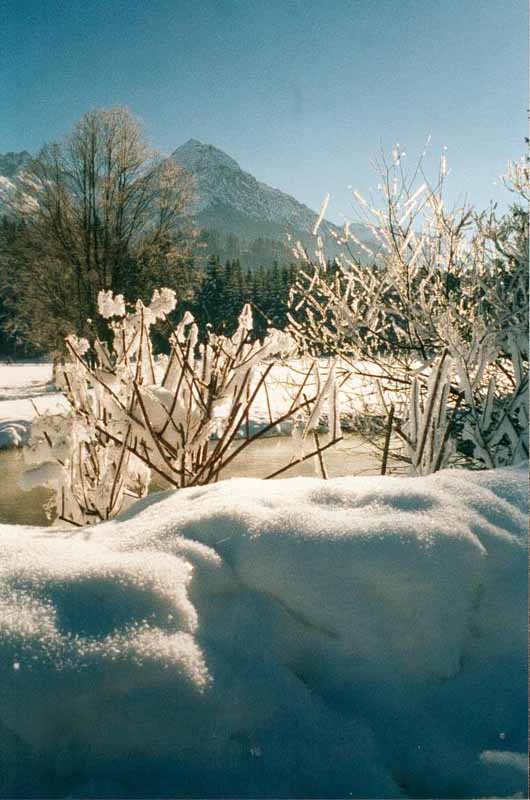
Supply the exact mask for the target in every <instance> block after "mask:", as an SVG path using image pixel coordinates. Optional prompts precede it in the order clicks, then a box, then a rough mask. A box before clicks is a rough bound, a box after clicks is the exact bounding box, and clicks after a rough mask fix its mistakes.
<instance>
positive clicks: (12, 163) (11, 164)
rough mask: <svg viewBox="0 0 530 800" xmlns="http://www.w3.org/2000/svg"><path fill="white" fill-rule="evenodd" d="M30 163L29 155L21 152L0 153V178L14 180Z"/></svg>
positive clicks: (24, 151) (25, 151)
mask: <svg viewBox="0 0 530 800" xmlns="http://www.w3.org/2000/svg"><path fill="white" fill-rule="evenodd" d="M29 161H31V153H28V151H27V150H22V151H21V152H20V153H4V154H3V155H2V154H1V153H0V176H2V177H3V178H8V179H12V178H16V176H17V175H18V174H19V173H20V172H22V170H23V169H24V167H25V166H26V165H27V164H28V163H29Z"/></svg>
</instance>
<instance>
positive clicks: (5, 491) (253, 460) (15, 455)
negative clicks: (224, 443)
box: [0, 435, 381, 525]
mask: <svg viewBox="0 0 530 800" xmlns="http://www.w3.org/2000/svg"><path fill="white" fill-rule="evenodd" d="M321 441H322V444H325V443H326V441H327V437H326V436H322V437H321ZM312 449H314V447H313V446H312V443H308V444H306V452H309V451H310V450H312ZM299 455H300V451H299V449H297V444H296V442H293V440H292V439H291V438H290V437H286V436H278V437H274V438H263V439H259V440H258V441H256V442H254V443H253V444H252V445H250V446H249V447H248V448H247V449H246V450H245V452H244V454H242V455H241V456H239V458H238V459H237V460H236V459H234V461H233V462H232V464H230V465H229V466H228V467H227V469H226V470H225V472H224V473H223V475H222V477H223V479H226V478H236V477H239V478H241V477H245V478H264V477H266V476H267V475H270V474H271V473H273V472H275V471H276V470H277V469H279V468H280V467H283V466H284V465H285V464H286V463H287V462H288V461H289V460H290V459H291V458H298V456H299ZM324 460H325V465H326V469H327V472H328V476H329V477H330V478H336V477H342V476H345V475H378V474H379V473H380V470H381V458H380V455H379V454H378V453H374V452H373V451H371V449H370V448H369V447H368V446H367V445H366V444H365V443H364V442H363V441H362V440H361V439H360V438H358V437H356V436H352V435H346V436H345V438H344V439H343V440H342V441H341V442H339V443H338V444H337V445H335V446H334V447H330V448H329V449H328V450H326V451H325V453H324ZM25 468H26V467H25V462H24V456H23V453H22V450H18V449H12V450H1V451H0V523H1V522H10V523H18V524H26V525H48V524H49V523H48V520H47V519H46V516H45V514H44V511H43V508H42V506H43V504H44V503H45V502H46V500H47V499H48V497H49V496H50V492H49V491H48V490H46V489H33V490H32V491H30V492H24V491H22V489H21V488H20V487H19V485H18V480H19V477H20V474H21V473H22V472H23V471H24V469H25ZM298 476H306V477H315V476H318V477H321V472H320V468H319V465H318V462H317V459H316V458H311V459H308V460H307V461H304V462H303V463H301V464H297V465H295V466H293V467H291V468H290V469H289V470H287V471H286V472H283V473H282V474H281V475H279V476H278V478H294V477H298Z"/></svg>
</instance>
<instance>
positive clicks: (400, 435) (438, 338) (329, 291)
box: [290, 149, 529, 474]
mask: <svg viewBox="0 0 530 800" xmlns="http://www.w3.org/2000/svg"><path fill="white" fill-rule="evenodd" d="M403 156H404V154H402V153H401V152H400V151H399V150H398V149H396V150H395V151H394V153H393V161H392V163H391V164H387V162H386V161H384V160H383V163H382V164H380V165H379V172H380V184H379V187H378V188H379V190H380V194H381V198H382V202H381V203H379V204H378V203H377V202H376V201H375V200H371V201H370V202H368V201H367V200H365V199H364V198H363V197H361V195H359V194H358V193H356V192H355V193H354V195H355V197H356V199H357V201H358V202H359V207H360V209H361V211H362V212H364V218H365V223H366V225H367V226H368V228H369V229H370V231H371V234H372V237H373V246H372V247H371V248H370V247H368V246H367V245H366V244H365V243H363V242H360V241H359V240H358V239H357V238H356V237H355V236H354V234H353V233H351V231H350V228H349V226H348V225H346V226H345V228H344V233H343V236H342V239H341V240H340V243H341V244H342V246H343V253H342V255H341V256H339V258H337V259H336V261H335V263H334V264H333V266H332V267H331V269H330V267H329V265H328V264H327V262H326V259H325V257H324V255H323V253H322V252H321V253H320V254H319V257H318V258H317V259H316V260H315V261H314V262H308V263H307V264H306V268H305V269H303V270H301V271H300V273H299V279H298V282H297V284H296V285H295V287H294V288H293V290H292V293H291V300H290V330H291V332H292V334H293V336H294V337H295V338H296V339H297V341H298V342H299V344H301V345H302V346H303V347H304V348H305V349H306V350H307V351H309V352H311V353H313V354H316V353H318V352H322V351H323V350H324V351H325V352H326V353H328V354H335V355H340V356H341V357H342V359H343V361H344V360H346V361H347V362H348V363H349V364H350V367H351V369H352V371H353V372H357V373H360V374H362V375H363V376H364V377H368V376H369V375H370V373H371V374H372V375H373V380H374V382H375V383H376V384H377V391H378V393H379V396H380V398H381V401H382V402H381V411H382V413H383V414H387V415H388V413H389V408H390V407H392V409H393V433H394V436H395V438H397V439H398V440H401V443H402V447H401V448H400V449H399V451H398V452H396V453H395V454H396V456H398V457H401V458H404V459H405V460H407V461H408V462H409V463H410V465H411V469H412V472H413V473H420V474H425V473H428V472H430V471H436V470H437V469H440V468H442V467H444V466H446V465H447V464H448V463H449V461H450V460H452V459H453V460H454V458H456V457H458V458H465V459H467V462H466V463H468V464H469V463H473V464H476V465H483V466H487V467H493V466H497V465H501V464H509V463H516V462H517V461H519V460H521V459H522V458H527V457H528V214H527V212H526V210H524V209H522V208H520V207H518V206H514V207H513V208H512V210H511V212H510V214H509V215H508V216H506V217H504V218H502V219H501V220H498V219H497V218H496V216H495V214H494V212H493V211H491V212H489V213H487V214H486V213H485V214H482V215H478V214H476V213H475V212H474V210H473V209H472V208H471V207H470V206H467V205H465V204H464V205H463V206H462V207H457V208H454V209H452V210H449V209H447V208H446V206H445V203H444V195H443V189H444V182H445V178H446V174H447V163H446V157H445V153H444V154H443V155H442V159H441V164H440V171H439V175H438V178H437V182H436V184H435V186H434V187H433V186H430V185H429V183H428V181H427V180H426V179H425V176H424V172H423V169H422V165H421V162H420V164H419V165H418V166H417V168H416V169H415V170H414V172H413V175H412V177H409V176H408V175H407V174H406V171H405V170H404V169H403V164H402V160H403ZM528 175H529V173H528V167H527V165H526V166H525V165H523V164H515V165H514V164H512V165H510V167H509V170H508V173H507V177H506V181H507V183H508V187H509V188H510V189H511V190H512V191H514V192H517V193H519V194H520V195H522V196H523V197H524V196H525V191H526V192H527V193H528V186H529V183H528V181H529V178H528ZM418 184H419V185H418ZM355 248H357V251H356V252H357V253H359V250H362V251H363V252H364V257H363V258H361V257H360V256H359V255H355V252H354V250H355ZM366 256H368V257H369V259H370V262H369V264H367V263H365V262H366ZM359 363H361V365H362V366H361V367H359ZM394 411H395V415H394Z"/></svg>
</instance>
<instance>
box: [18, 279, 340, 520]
mask: <svg viewBox="0 0 530 800" xmlns="http://www.w3.org/2000/svg"><path fill="white" fill-rule="evenodd" d="M175 306H176V297H175V293H174V292H173V291H172V290H170V289H161V290H160V291H158V290H157V291H155V292H154V294H153V298H152V301H151V303H150V304H149V305H148V306H146V305H144V304H143V303H142V302H141V301H138V302H137V303H136V306H135V307H134V309H133V310H132V311H130V312H127V310H126V307H125V303H124V300H123V297H122V296H121V295H118V296H114V295H113V294H112V292H109V291H107V292H105V291H101V292H100V294H99V312H100V315H101V316H102V317H103V318H104V319H106V320H108V325H109V327H110V330H111V332H112V336H111V339H112V346H111V347H109V345H108V344H107V343H106V342H103V341H101V340H100V339H99V338H96V340H95V341H94V342H93V345H92V347H91V345H90V343H89V342H88V340H86V339H78V338H76V337H75V336H69V337H68V338H67V340H66V345H67V349H68V352H69V356H70V357H69V358H68V359H67V360H66V361H65V363H64V364H63V365H62V366H60V367H59V368H58V369H57V372H56V381H57V384H58V386H59V387H60V389H61V390H62V391H63V393H64V395H65V397H66V399H67V400H68V402H69V405H70V411H69V412H68V413H66V414H59V415H57V414H56V415H53V416H42V417H39V418H38V419H37V420H36V422H35V424H34V428H33V431H32V438H31V442H30V446H29V448H28V450H27V460H28V461H29V463H30V464H31V465H33V466H32V468H31V469H29V470H28V471H27V472H26V473H25V477H24V485H25V487H26V488H30V487H32V486H34V485H42V484H44V485H46V486H49V487H52V488H54V489H55V493H54V497H53V498H52V500H51V501H50V503H49V504H48V509H47V510H48V513H49V515H50V517H54V516H56V517H58V518H59V519H61V520H64V521H67V522H70V523H72V524H76V525H84V524H89V523H94V522H99V521H101V520H104V519H109V518H110V517H113V516H115V515H116V514H118V513H119V512H120V510H122V509H123V508H124V505H125V503H126V501H127V498H140V497H143V496H145V495H146V493H147V491H148V488H149V484H150V481H151V477H154V478H155V479H156V481H157V483H158V485H162V486H165V487H175V488H182V487H185V486H197V485H201V484H208V483H212V482H214V481H217V480H218V479H219V477H220V475H221V474H222V472H223V470H224V469H225V467H226V466H227V465H228V464H229V463H231V462H232V461H233V460H234V459H236V458H237V457H238V456H239V455H240V454H241V453H242V452H243V451H244V450H245V448H246V447H247V446H248V445H249V444H250V443H252V442H253V441H255V440H256V439H258V438H259V437H260V436H263V435H265V434H266V433H268V432H270V431H272V430H273V429H275V428H276V426H278V425H280V424H281V423H282V422H285V421H286V420H292V421H294V422H295V424H296V426H297V427H298V428H299V429H300V431H301V435H302V437H303V438H305V437H307V435H308V433H309V432H310V431H314V430H315V428H316V426H317V425H318V422H319V418H320V417H321V415H322V413H323V403H324V401H325V399H326V398H329V402H330V408H329V419H331V420H333V423H332V425H331V427H332V437H331V442H328V443H327V444H326V445H320V444H319V442H318V436H316V437H315V438H316V450H315V451H314V452H313V453H309V454H307V455H306V456H305V458H307V457H310V456H315V457H320V455H321V451H322V450H324V449H326V448H327V447H329V446H330V445H331V444H334V443H335V442H336V441H338V440H339V439H340V422H339V416H338V410H337V409H338V404H337V391H336V385H335V377H334V370H333V368H331V369H330V370H329V374H328V377H327V379H326V380H325V381H323V380H321V378H320V372H319V368H318V365H317V363H316V362H314V363H313V364H311V365H310V366H309V368H308V370H307V373H306V375H305V377H304V378H302V379H301V380H300V383H299V386H298V388H297V389H296V391H294V392H293V393H292V396H291V401H290V403H289V404H288V407H286V409H285V410H284V411H282V412H279V413H274V412H273V411H272V410H271V407H270V404H269V403H267V404H268V416H269V419H268V423H267V424H265V425H264V426H262V427H261V428H260V429H258V430H257V431H254V432H252V431H251V426H250V411H251V408H252V405H253V403H254V400H255V399H256V397H257V395H258V393H260V392H265V394H266V395H267V392H268V388H267V378H268V376H269V374H270V372H271V370H272V369H273V367H274V364H275V357H277V356H278V355H279V354H282V353H284V352H289V351H290V350H292V348H293V341H292V339H291V338H290V337H289V336H288V335H286V334H284V333H282V332H280V331H276V330H270V331H269V332H268V334H267V335H266V337H265V338H264V340H263V341H252V337H251V335H250V334H251V331H252V326H253V321H252V312H251V308H250V306H249V305H246V306H245V307H244V308H243V310H242V312H241V315H240V317H239V325H238V328H237V330H236V332H235V333H234V334H233V336H231V337H228V336H220V335H214V334H210V335H209V336H208V339H207V341H206V342H205V343H199V341H198V328H197V325H196V323H195V321H194V319H193V316H192V315H191V314H190V313H189V312H187V313H185V314H184V316H183V318H182V320H181V322H180V323H179V324H178V325H177V327H176V328H172V327H171V325H170V322H169V320H168V316H167V315H168V314H169V313H170V312H171V311H173V309H174V308H175ZM159 320H165V321H166V322H167V324H168V325H169V326H170V328H171V331H172V332H171V334H170V336H169V348H170V352H169V355H161V356H157V357H155V356H154V355H153V349H152V343H151V337H150V327H151V325H152V324H153V323H155V322H157V321H159ZM310 378H311V379H312V380H311V381H310V380H309V379H310ZM309 386H311V387H314V388H312V389H311V391H309ZM267 400H268V395H267ZM265 477H272V476H265Z"/></svg>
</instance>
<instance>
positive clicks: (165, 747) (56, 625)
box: [0, 467, 527, 798]
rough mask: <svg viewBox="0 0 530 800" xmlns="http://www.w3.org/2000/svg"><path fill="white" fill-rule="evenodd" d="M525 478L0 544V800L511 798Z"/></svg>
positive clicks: (350, 485) (519, 710)
mask: <svg viewBox="0 0 530 800" xmlns="http://www.w3.org/2000/svg"><path fill="white" fill-rule="evenodd" d="M526 506H527V468H526V467H524V468H518V469H506V470H499V471H496V472H481V473H469V472H459V471H446V472H442V473H439V474H437V475H436V476H431V477H429V478H415V479H410V478H408V479H403V478H342V479H335V480H332V481H327V482H325V481H321V480H318V479H293V480H283V481H277V482H263V481H257V480H253V479H239V480H234V481H226V482H223V483H219V484H217V485H213V486H210V487H200V488H196V489H187V490H182V491H180V492H177V493H175V492H168V493H163V494H159V495H155V496H151V497H149V498H146V499H145V500H143V501H140V502H139V503H137V504H136V505H135V506H134V507H133V508H132V509H130V510H129V511H128V512H127V513H126V514H125V515H123V516H122V517H120V518H119V519H117V520H114V521H113V522H110V523H106V524H103V525H100V526H96V527H94V528H91V529H83V530H78V531H73V532H72V531H64V530H50V529H44V528H30V527H23V526H7V525H3V526H0V605H1V609H0V672H1V675H0V795H1V796H2V797H24V798H26V797H36V796H38V797H41V798H42V797H89V796H91V797H146V796H147V797H170V796H171V797H243V796H244V797H319V798H323V797H362V798H398V797H431V798H434V797H444V798H450V797H455V798H456V797H458V798H463V797H486V796H490V797H491V796H496V797H506V796H510V795H514V794H516V793H517V792H523V793H525V792H526V774H525V769H526V756H525V752H526V712H527V687H526V633H527V623H526V602H527V592H526V585H527V584H526V571H527V561H526V516H527V508H526Z"/></svg>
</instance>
